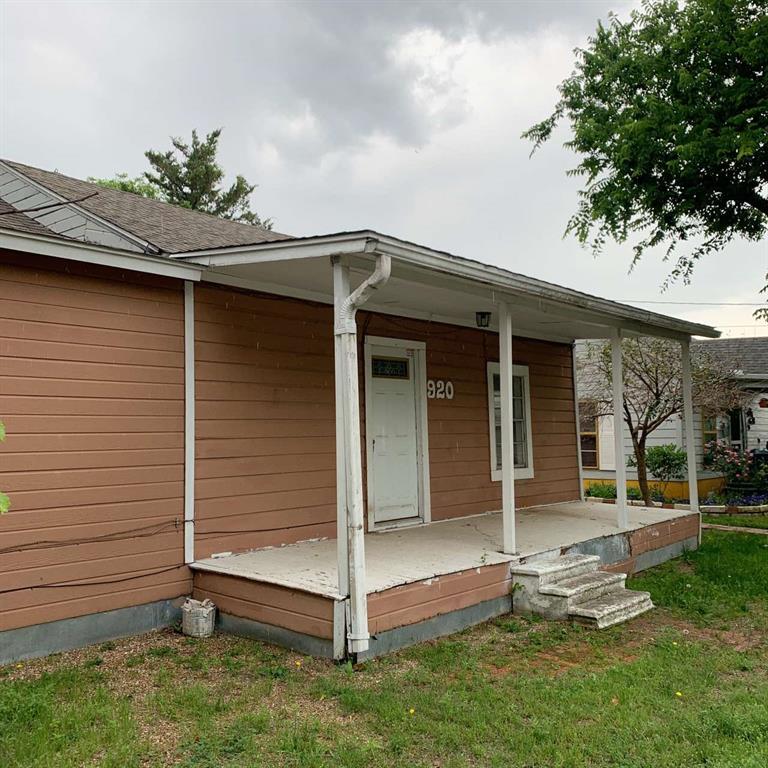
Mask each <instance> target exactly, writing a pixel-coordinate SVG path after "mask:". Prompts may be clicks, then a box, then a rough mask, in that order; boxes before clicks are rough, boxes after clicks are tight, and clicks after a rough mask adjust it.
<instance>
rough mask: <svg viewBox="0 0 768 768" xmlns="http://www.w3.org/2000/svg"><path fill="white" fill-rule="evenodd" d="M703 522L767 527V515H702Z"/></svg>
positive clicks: (746, 526) (745, 526)
mask: <svg viewBox="0 0 768 768" xmlns="http://www.w3.org/2000/svg"><path fill="white" fill-rule="evenodd" d="M701 521H702V522H703V523H713V524H714V525H737V526H740V527H743V528H768V515H702V516H701Z"/></svg>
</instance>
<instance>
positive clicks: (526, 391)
mask: <svg viewBox="0 0 768 768" xmlns="http://www.w3.org/2000/svg"><path fill="white" fill-rule="evenodd" d="M488 412H489V413H488V416H489V425H490V430H491V479H492V480H501V373H500V370H499V364H498V363H488ZM512 438H513V453H514V457H515V477H516V478H521V479H525V478H531V477H533V446H532V444H531V388H530V378H529V376H528V366H527V365H513V366H512Z"/></svg>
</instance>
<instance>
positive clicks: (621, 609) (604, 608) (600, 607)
mask: <svg viewBox="0 0 768 768" xmlns="http://www.w3.org/2000/svg"><path fill="white" fill-rule="evenodd" d="M652 608H653V603H652V602H651V595H650V593H649V592H633V591H631V590H628V589H622V590H620V591H618V592H613V593H609V594H606V595H602V596H601V597H598V598H596V599H594V600H589V601H587V602H585V603H580V604H579V605H576V606H574V607H573V608H572V609H571V610H570V611H569V613H568V616H569V618H571V619H573V621H575V622H577V623H579V624H584V625H585V626H589V627H594V628H595V629H605V628H606V627H612V626H614V625H615V624H621V623H622V622H624V621H629V619H633V618H635V616H640V615H641V614H643V613H645V612H646V611H650V610H651V609H652Z"/></svg>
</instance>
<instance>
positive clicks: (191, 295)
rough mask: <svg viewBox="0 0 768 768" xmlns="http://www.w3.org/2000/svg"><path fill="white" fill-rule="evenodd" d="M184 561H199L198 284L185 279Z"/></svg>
mask: <svg viewBox="0 0 768 768" xmlns="http://www.w3.org/2000/svg"><path fill="white" fill-rule="evenodd" d="M184 562H185V563H187V564H189V563H194V562H195V284H194V283H193V282H192V281H191V280H185V281H184Z"/></svg>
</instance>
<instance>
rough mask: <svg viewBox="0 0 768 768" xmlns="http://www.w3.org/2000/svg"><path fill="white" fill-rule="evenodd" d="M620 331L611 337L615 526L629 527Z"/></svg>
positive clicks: (616, 331) (617, 329)
mask: <svg viewBox="0 0 768 768" xmlns="http://www.w3.org/2000/svg"><path fill="white" fill-rule="evenodd" d="M621 337H622V335H621V330H620V329H619V328H616V329H614V331H613V334H612V336H611V378H612V383H613V446H614V452H615V454H616V524H617V525H618V527H619V528H621V529H625V528H628V527H629V515H628V513H627V457H626V455H625V453H624V371H623V367H622V364H621Z"/></svg>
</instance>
